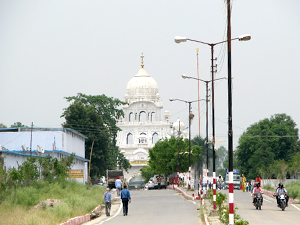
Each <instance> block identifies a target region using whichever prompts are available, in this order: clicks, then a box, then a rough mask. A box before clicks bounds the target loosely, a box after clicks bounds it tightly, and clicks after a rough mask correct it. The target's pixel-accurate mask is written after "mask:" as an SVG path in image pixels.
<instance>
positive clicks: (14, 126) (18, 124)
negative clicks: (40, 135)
mask: <svg viewBox="0 0 300 225" xmlns="http://www.w3.org/2000/svg"><path fill="white" fill-rule="evenodd" d="M10 127H11V128H17V127H28V126H26V125H24V124H22V123H21V122H15V123H14V124H12V125H10Z"/></svg>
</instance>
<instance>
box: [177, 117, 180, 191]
mask: <svg viewBox="0 0 300 225" xmlns="http://www.w3.org/2000/svg"><path fill="white" fill-rule="evenodd" d="M179 152H180V120H178V157H177V185H178V179H179Z"/></svg>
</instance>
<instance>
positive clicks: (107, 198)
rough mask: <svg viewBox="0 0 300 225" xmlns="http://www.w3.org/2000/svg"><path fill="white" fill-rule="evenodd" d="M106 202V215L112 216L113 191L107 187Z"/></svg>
mask: <svg viewBox="0 0 300 225" xmlns="http://www.w3.org/2000/svg"><path fill="white" fill-rule="evenodd" d="M104 202H105V213H106V216H110V208H111V193H110V191H109V188H106V192H105V193H104Z"/></svg>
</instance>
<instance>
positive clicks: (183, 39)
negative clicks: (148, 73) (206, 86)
mask: <svg viewBox="0 0 300 225" xmlns="http://www.w3.org/2000/svg"><path fill="white" fill-rule="evenodd" d="M250 39H251V36H250V35H249V34H244V35H241V36H239V37H237V38H233V39H231V38H230V40H229V41H228V43H231V41H233V40H239V41H248V40H250ZM186 41H193V42H197V43H201V44H206V45H209V46H210V48H211V77H212V78H211V89H212V90H211V91H212V128H213V131H212V135H213V148H214V149H213V203H214V210H216V209H217V206H216V163H215V152H216V149H215V109H214V108H215V107H214V103H215V100H214V46H215V45H218V44H222V43H225V42H227V40H225V41H220V42H217V43H207V42H203V41H198V40H193V39H189V38H186V37H181V36H176V37H175V42H176V43H181V42H186ZM230 60H231V58H230ZM228 65H229V64H228ZM229 67H230V66H228V68H229ZM230 71H231V70H230ZM230 73H231V72H230ZM228 76H229V75H228ZM228 79H229V77H228ZM229 84H230V88H231V77H230V82H229V81H228V86H229ZM230 95H231V90H230ZM228 96H229V95H228ZM230 104H231V99H230ZM230 107H231V105H230ZM230 112H231V109H230V110H229V114H230ZM228 120H231V118H230V119H228ZM230 124H231V121H230ZM229 127H230V126H229ZM229 142H231V141H230V140H229ZM228 151H229V150H228ZM230 154H231V153H230V152H229V155H230Z"/></svg>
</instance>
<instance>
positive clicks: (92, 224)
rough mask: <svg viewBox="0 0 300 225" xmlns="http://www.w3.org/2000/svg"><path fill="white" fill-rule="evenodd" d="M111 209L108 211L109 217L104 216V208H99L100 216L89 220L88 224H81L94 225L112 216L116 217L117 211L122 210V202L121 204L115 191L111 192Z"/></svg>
mask: <svg viewBox="0 0 300 225" xmlns="http://www.w3.org/2000/svg"><path fill="white" fill-rule="evenodd" d="M111 199H112V200H111V209H110V216H106V215H105V206H104V207H101V212H100V216H99V217H97V218H95V219H93V220H90V221H88V222H85V223H82V224H84V225H95V224H99V223H100V222H102V221H104V220H107V219H110V218H112V217H114V216H116V215H117V214H118V212H119V210H121V209H122V204H121V203H122V202H121V197H118V196H117V192H116V190H115V189H112V190H111Z"/></svg>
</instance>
